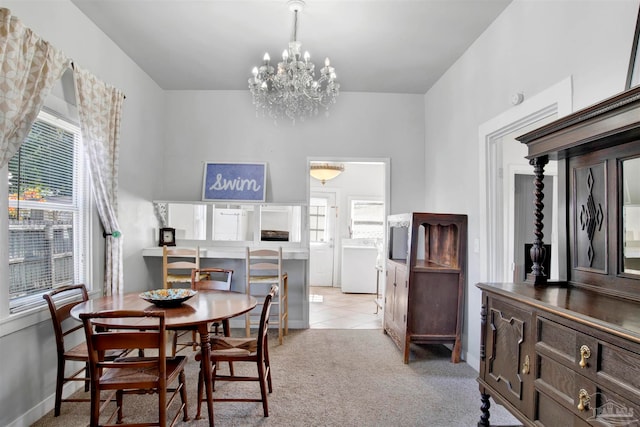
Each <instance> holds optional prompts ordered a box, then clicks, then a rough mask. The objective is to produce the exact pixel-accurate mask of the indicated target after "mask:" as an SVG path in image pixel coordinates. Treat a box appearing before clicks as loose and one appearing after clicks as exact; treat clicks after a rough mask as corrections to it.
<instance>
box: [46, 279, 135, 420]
mask: <svg viewBox="0 0 640 427" xmlns="http://www.w3.org/2000/svg"><path fill="white" fill-rule="evenodd" d="M43 298H44V299H45V300H46V301H47V305H48V306H49V312H50V313H51V323H52V324H53V332H54V334H55V338H56V353H57V357H58V372H57V374H56V397H55V404H54V411H53V414H54V416H56V417H57V416H59V415H60V408H61V406H62V402H89V399H84V398H67V399H63V398H62V388H63V386H64V384H65V383H67V382H69V381H82V382H84V389H85V391H88V390H89V369H88V367H89V354H88V352H87V345H86V343H85V340H84V335H82V334H81V332H78V333H77V334H76V331H78V330H79V329H82V323H79V322H77V321H75V320H73V319H71V315H70V312H71V309H72V308H73V307H74V306H75V305H77V304H80V303H81V302H84V301H87V300H88V299H89V295H88V293H87V288H86V286H85V285H84V284H79V285H68V286H62V287H59V288H56V289H54V290H53V291H51V292H49V293H46V294H44V295H43ZM74 335H75V337H74ZM72 337H73V339H75V341H74V342H77V341H78V340H79V339H81V341H82V342H81V343H80V344H77V345H75V346H70V345H68V344H67V342H66V341H69V340H71V339H72ZM67 338H68V340H67ZM125 353H126V352H125V351H124V350H122V349H118V350H114V351H110V352H108V353H106V354H105V357H106V358H110V359H115V358H116V357H119V356H122V355H123V354H125ZM67 362H81V363H82V367H81V368H79V369H77V370H75V371H74V372H73V373H70V374H67V373H66V368H67Z"/></svg>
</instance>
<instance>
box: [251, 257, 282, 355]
mask: <svg viewBox="0 0 640 427" xmlns="http://www.w3.org/2000/svg"><path fill="white" fill-rule="evenodd" d="M245 276H246V288H245V289H246V292H247V294H249V295H252V296H254V297H256V298H259V299H260V301H261V300H262V298H264V296H265V295H266V294H267V293H268V292H269V289H270V287H271V285H277V286H278V289H279V292H278V295H277V296H276V299H275V300H274V301H273V304H274V305H276V306H277V312H276V315H277V316H278V343H279V344H282V341H283V337H284V336H285V335H287V334H288V333H289V295H288V294H289V285H288V281H289V277H288V275H287V272H286V271H284V270H283V268H282V248H281V247H279V248H277V249H255V250H251V249H249V248H248V247H247V248H246V255H245ZM260 305H261V304H259V305H258V306H257V307H256V309H254V310H252V311H250V312H249V313H247V314H246V315H245V329H246V336H247V337H250V336H251V327H252V326H253V325H260Z"/></svg>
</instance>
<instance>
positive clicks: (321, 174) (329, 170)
mask: <svg viewBox="0 0 640 427" xmlns="http://www.w3.org/2000/svg"><path fill="white" fill-rule="evenodd" d="M343 171H344V166H343V165H330V164H328V163H322V164H312V165H311V166H310V167H309V174H310V175H311V177H312V178H315V179H317V180H318V181H320V182H321V183H322V185H324V183H325V182H327V181H329V180H331V179H333V178H335V177H337V176H338V175H340V174H341V173H342V172H343Z"/></svg>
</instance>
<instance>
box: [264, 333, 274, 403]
mask: <svg viewBox="0 0 640 427" xmlns="http://www.w3.org/2000/svg"><path fill="white" fill-rule="evenodd" d="M268 344H269V343H265V346H264V366H265V367H266V368H265V370H266V372H267V386H268V387H269V393H272V392H273V385H272V384H271V363H270V362H269V345H268Z"/></svg>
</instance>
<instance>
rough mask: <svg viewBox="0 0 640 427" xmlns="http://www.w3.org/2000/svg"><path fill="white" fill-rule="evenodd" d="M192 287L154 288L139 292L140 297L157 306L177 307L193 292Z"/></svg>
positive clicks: (194, 292) (195, 292)
mask: <svg viewBox="0 0 640 427" xmlns="http://www.w3.org/2000/svg"><path fill="white" fill-rule="evenodd" d="M197 293H198V292H197V291H194V290H192V289H155V290H153V291H146V292H143V293H141V294H140V298H142V299H143V300H145V301H149V302H151V303H153V304H155V305H157V306H158V307H177V306H179V305H180V304H182V303H183V302H185V301H186V300H188V299H189V298H191V297H192V296H194V295H195V294H197Z"/></svg>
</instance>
